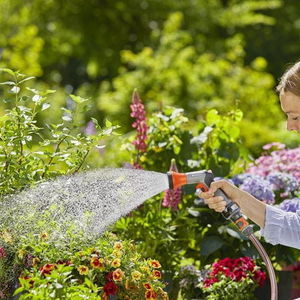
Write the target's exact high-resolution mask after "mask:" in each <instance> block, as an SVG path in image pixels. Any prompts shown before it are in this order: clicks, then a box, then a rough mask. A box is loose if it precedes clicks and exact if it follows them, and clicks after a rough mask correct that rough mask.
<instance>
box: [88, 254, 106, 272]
mask: <svg viewBox="0 0 300 300" xmlns="http://www.w3.org/2000/svg"><path fill="white" fill-rule="evenodd" d="M90 264H91V266H92V267H93V268H94V269H100V270H104V269H105V266H104V259H103V258H97V257H93V258H92V259H91V262H90Z"/></svg>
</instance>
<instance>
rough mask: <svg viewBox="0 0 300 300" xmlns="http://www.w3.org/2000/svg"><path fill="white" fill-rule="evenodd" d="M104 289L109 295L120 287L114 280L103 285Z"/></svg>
mask: <svg viewBox="0 0 300 300" xmlns="http://www.w3.org/2000/svg"><path fill="white" fill-rule="evenodd" d="M103 291H104V292H105V293H106V294H107V295H115V294H116V293H117V291H118V287H117V285H116V284H115V283H114V282H112V281H108V282H107V283H106V284H105V285H104V287H103Z"/></svg>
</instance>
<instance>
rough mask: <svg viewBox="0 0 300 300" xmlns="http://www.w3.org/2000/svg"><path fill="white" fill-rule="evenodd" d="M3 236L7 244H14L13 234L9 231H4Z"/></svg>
mask: <svg viewBox="0 0 300 300" xmlns="http://www.w3.org/2000/svg"><path fill="white" fill-rule="evenodd" d="M1 237H2V238H3V240H4V242H5V243H7V244H12V243H13V241H14V240H13V238H12V235H11V234H10V233H9V232H7V231H4V232H3V233H2V234H1Z"/></svg>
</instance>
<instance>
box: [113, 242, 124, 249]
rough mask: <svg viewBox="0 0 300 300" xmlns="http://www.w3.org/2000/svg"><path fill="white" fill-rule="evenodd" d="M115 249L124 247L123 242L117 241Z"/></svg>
mask: <svg viewBox="0 0 300 300" xmlns="http://www.w3.org/2000/svg"><path fill="white" fill-rule="evenodd" d="M114 249H115V250H122V249H123V244H122V243H121V242H115V244H114Z"/></svg>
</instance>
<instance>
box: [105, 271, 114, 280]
mask: <svg viewBox="0 0 300 300" xmlns="http://www.w3.org/2000/svg"><path fill="white" fill-rule="evenodd" d="M106 279H107V280H108V281H113V279H114V278H113V272H109V273H108V274H107V275H106Z"/></svg>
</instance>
